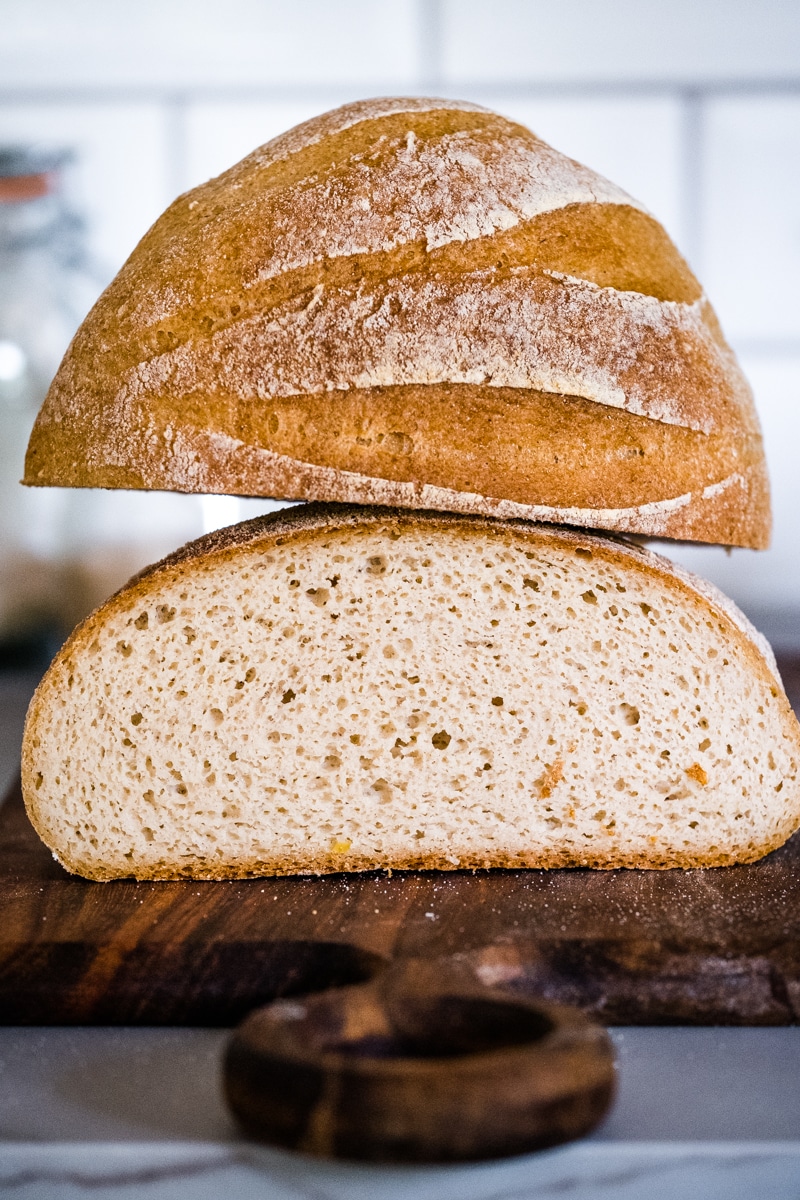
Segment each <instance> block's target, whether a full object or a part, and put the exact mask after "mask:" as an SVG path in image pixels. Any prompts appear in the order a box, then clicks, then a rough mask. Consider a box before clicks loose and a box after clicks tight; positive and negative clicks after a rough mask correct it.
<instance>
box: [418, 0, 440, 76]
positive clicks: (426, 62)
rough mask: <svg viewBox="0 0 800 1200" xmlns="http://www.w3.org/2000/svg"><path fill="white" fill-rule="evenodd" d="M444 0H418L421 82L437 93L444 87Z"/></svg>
mask: <svg viewBox="0 0 800 1200" xmlns="http://www.w3.org/2000/svg"><path fill="white" fill-rule="evenodd" d="M442 19H443V13H442V0H417V28H418V36H419V83H420V88H421V90H422V91H423V92H429V93H431V94H433V95H435V94H436V93H437V92H438V91H439V90H440V89H441V87H442V66H443V55H442V48H443V41H442V35H443V29H442Z"/></svg>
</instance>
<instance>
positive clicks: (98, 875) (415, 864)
mask: <svg viewBox="0 0 800 1200" xmlns="http://www.w3.org/2000/svg"><path fill="white" fill-rule="evenodd" d="M792 832H793V831H792V830H789V831H787V832H786V833H785V834H778V835H776V836H775V837H773V838H772V839H771V840H770V841H768V842H764V843H762V844H761V845H760V846H757V847H754V846H748V847H743V848H742V849H741V850H733V851H728V852H725V851H719V850H715V851H713V852H708V853H706V854H702V853H700V852H698V853H695V854H688V853H681V852H679V851H676V850H663V849H662V850H659V849H657V848H655V847H654V848H653V850H652V851H651V852H650V853H631V854H625V853H622V852H618V853H616V854H606V855H601V854H596V855H589V854H584V855H581V856H580V857H579V856H577V855H575V854H570V853H568V852H566V851H564V852H562V853H549V854H543V853H542V852H541V851H531V852H530V853H528V854H517V855H511V854H498V855H495V856H492V855H475V854H473V855H460V856H458V859H459V860H458V862H457V863H454V862H453V861H452V860H451V859H450V858H441V857H439V856H437V855H422V854H419V855H407V856H405V857H403V856H397V857H395V858H380V859H379V858H368V857H366V856H352V855H344V854H336V855H334V854H326V855H317V856H308V857H306V858H302V857H300V856H298V857H296V858H276V859H274V860H272V861H270V862H264V861H256V862H243V863H228V864H220V865H212V864H210V863H195V864H193V865H191V866H188V865H186V866H180V867H168V866H155V867H153V868H152V869H149V870H148V869H145V868H139V869H136V870H133V871H126V870H123V869H121V870H119V871H115V870H114V869H113V868H109V867H98V866H97V865H96V864H89V863H85V862H84V863H79V862H77V861H74V862H70V861H68V856H64V858H61V856H60V855H56V857H57V858H58V859H59V862H61V863H62V865H63V866H64V867H65V868H66V869H67V870H68V871H71V872H72V873H73V874H76V875H82V876H83V877H84V878H86V879H92V880H95V881H97V882H107V881H109V880H112V879H137V880H140V881H146V880H163V881H167V880H179V879H196V880H208V881H214V880H216V881H222V880H225V879H263V878H267V877H270V876H278V875H336V874H349V873H356V872H360V871H387V872H389V873H390V874H391V872H393V871H484V870H495V869H498V868H499V869H502V870H520V869H522V870H554V869H559V868H584V869H586V868H589V869H591V870H597V871H616V870H620V869H623V868H624V869H630V870H651V871H666V870H674V869H682V870H687V869H688V870H692V869H702V868H705V867H732V866H736V865H737V864H744V863H751V862H757V861H758V859H760V858H763V857H764V855H765V854H770V853H771V852H772V851H773V850H777V849H778V847H779V846H782V845H783V844H784V842H785V841H786V840H787V839H788V838H789V837H790V836H791V833H792ZM452 857H453V858H455V857H456V855H453V856H452Z"/></svg>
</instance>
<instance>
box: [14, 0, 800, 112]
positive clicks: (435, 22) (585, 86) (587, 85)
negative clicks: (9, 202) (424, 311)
mask: <svg viewBox="0 0 800 1200" xmlns="http://www.w3.org/2000/svg"><path fill="white" fill-rule="evenodd" d="M418 2H419V5H420V8H419V14H420V19H419V46H420V68H419V71H418V75H417V78H418V81H419V79H420V77H422V78H423V80H424V83H425V84H426V86H430V85H431V84H432V83H434V84H435V85H436V86H437V87H438V88H443V89H444V90H445V91H447V92H451V91H452V90H453V89H455V90H457V91H458V92H459V94H463V95H467V94H472V93H485V94H491V95H493V96H503V97H506V98H509V99H545V98H554V99H562V98H563V99H580V98H582V97H584V98H587V99H596V98H598V97H606V96H607V97H619V98H625V97H628V98H630V99H639V98H641V97H642V96H671V97H675V98H677V99H680V98H681V96H686V95H692V96H696V97H698V98H699V99H706V98H709V99H710V98H715V97H729V96H749V97H754V96H780V95H785V96H798V95H800V77H798V78H793V77H787V78H784V79H775V80H770V79H753V80H716V81H715V80H705V81H695V82H681V81H680V80H675V79H650V80H635V79H632V80H627V81H625V80H613V81H611V80H582V81H577V80H574V81H572V80H550V81H542V82H539V83H533V82H531V81H524V80H516V81H510V82H509V81H506V82H503V81H492V80H491V79H480V80H475V79H472V80H470V79H462V80H458V79H452V80H451V79H446V78H445V77H444V75H443V70H442V62H441V56H442V53H441V51H442V48H441V41H442V30H441V7H440V5H441V0H418ZM363 86H364V88H365V89H366V90H370V87H371V85H370V84H369V82H368V81H365V82H364V85H363ZM373 86H374V85H373ZM398 87H399V85H398ZM398 87H393V88H390V89H389V91H388V92H386V93H384V94H389V92H391V94H392V95H396V94H398ZM409 90H410V94H412V95H413V94H414V93H415V92H416V93H417V94H419V89H418V88H417V87H414V86H410V89H409ZM353 94H354V93H353V87H352V86H350V87H344V86H343V85H342V84H341V83H336V82H331V83H308V84H295V85H290V84H286V85H277V86H269V85H266V84H258V83H255V84H217V85H214V84H186V85H185V86H182V87H179V88H176V87H174V86H170V85H168V84H164V85H159V84H143V85H141V86H133V85H128V84H120V85H113V84H99V85H92V84H82V85H80V86H77V87H75V86H58V85H57V86H53V85H50V84H48V85H45V86H42V87H36V86H24V87H23V86H13V85H12V86H10V87H3V86H2V85H0V104H44V103H61V104H69V103H75V104H79V103H86V102H91V101H95V102H99V101H105V102H106V103H135V102H140V103H145V102H148V101H149V102H153V101H155V102H160V103H172V104H184V105H189V104H192V103H199V102H212V101H215V100H216V101H229V102H230V101H238V102H242V103H244V102H248V101H250V102H253V101H254V102H262V103H280V102H292V101H297V100H300V99H303V100H307V99H311V98H314V97H317V98H319V99H320V100H321V101H323V102H326V101H327V102H334V103H335V102H337V101H338V102H340V103H344V102H346V101H348V100H352V99H353ZM376 94H381V92H380V90H379V91H378V92H377V93H376Z"/></svg>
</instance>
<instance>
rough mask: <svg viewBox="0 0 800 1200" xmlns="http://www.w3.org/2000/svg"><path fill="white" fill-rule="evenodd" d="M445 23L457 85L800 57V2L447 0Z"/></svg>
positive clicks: (689, 70)
mask: <svg viewBox="0 0 800 1200" xmlns="http://www.w3.org/2000/svg"><path fill="white" fill-rule="evenodd" d="M443 23H444V28H443V44H444V73H445V78H446V79H447V81H448V83H457V82H459V81H461V80H468V81H470V82H473V81H478V80H486V79H490V80H499V79H507V80H514V81H518V80H527V81H529V82H531V83H533V84H540V83H542V82H553V81H564V80H572V81H575V82H579V83H580V82H583V81H586V80H606V81H611V82H614V83H616V82H618V81H637V82H641V81H645V82H646V81H649V80H652V79H654V78H656V79H668V80H674V81H682V82H685V81H692V82H700V83H704V82H706V81H708V80H716V79H730V78H734V79H752V78H758V79H761V78H780V77H781V76H784V75H791V76H794V75H796V72H797V62H798V57H800V5H798V4H797V3H796V2H793V0H669V2H668V3H664V0H557V2H554V0H492V2H491V3H486V0H443Z"/></svg>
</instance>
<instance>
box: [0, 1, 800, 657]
mask: <svg viewBox="0 0 800 1200" xmlns="http://www.w3.org/2000/svg"><path fill="white" fill-rule="evenodd" d="M420 91H422V92H426V93H428V94H431V93H432V94H439V95H442V94H444V95H452V96H462V97H464V98H467V99H475V100H477V101H479V102H482V103H488V104H489V105H490V106H492V107H496V108H497V109H499V110H500V111H502V112H505V113H507V114H508V115H509V116H512V117H515V118H516V119H518V120H521V121H523V122H524V123H526V124H528V125H530V126H531V128H533V129H534V130H535V131H536V132H537V133H539V134H541V136H543V137H544V138H546V139H547V140H548V141H551V142H552V143H553V144H554V145H556V146H558V147H559V148H560V149H563V150H565V151H566V152H567V153H569V154H571V155H572V156H573V157H576V158H578V159H580V160H582V161H584V162H587V163H588V164H589V165H591V166H593V167H594V168H595V169H597V170H599V171H600V172H601V173H603V174H606V175H608V176H609V177H610V178H612V179H614V180H615V181H616V182H618V183H620V184H621V185H622V186H623V187H625V188H627V190H629V191H630V192H631V193H632V194H633V195H635V196H636V197H637V198H638V199H640V200H642V201H643V202H644V203H645V204H646V205H648V207H649V208H650V209H651V211H652V212H653V213H654V214H655V215H656V216H657V217H659V218H660V219H661V220H662V221H663V222H664V224H665V225H666V226H667V228H668V229H669V230H670V232H671V233H672V235H673V237H674V238H675V239H676V241H677V242H678V244H679V245H680V246H681V248H682V249H683V250H684V252H686V253H687V254H688V256H689V258H690V260H691V261H692V263H693V265H694V266H695V267H696V269H697V270H698V273H699V274H700V276H701V278H702V279H703V281H704V282H705V284H706V286H707V289H708V291H709V294H710V295H711V297H712V299H713V301H714V303H715V305H716V307H717V308H718V310H719V312H720V315H721V317H722V321H723V325H724V326H725V328H726V330H727V332H728V333H729V335H730V336H731V337H732V338H733V340H734V342H735V343H736V345H737V346H738V347H739V349H740V350H741V351H742V353H743V355H744V358H745V362H746V367H747V369H748V371H749V373H750V375H751V378H752V380H753V383H754V386H755V391H756V398H757V403H758V405H759V409H760V411H761V413H762V417H763V420H764V426H765V431H766V436H767V448H768V455H769V460H770V466H771V471H772V477H773V485H774V500H775V518H776V519H775V540H774V545H773V548H772V549H771V550H770V551H769V552H768V553H766V554H763V555H755V554H752V553H749V552H746V551H736V552H734V553H733V554H732V555H730V556H726V555H725V553H724V552H723V551H715V550H707V549H701V548H697V547H686V548H679V547H676V546H675V545H671V546H670V550H669V552H670V553H673V554H674V555H675V556H676V557H680V558H681V559H682V560H683V561H685V562H687V563H689V564H693V565H695V566H698V567H699V569H700V570H701V571H703V572H705V573H706V574H708V575H709V576H710V577H711V578H713V579H715V580H716V581H717V582H718V583H719V584H720V585H721V586H722V587H723V588H725V589H726V590H727V591H728V592H730V593H731V594H732V595H733V596H734V597H735V598H737V599H738V600H739V601H740V602H741V603H742V604H743V605H744V606H745V607H746V608H747V609H748V610H749V611H750V612H752V613H753V614H754V615H755V616H756V618H757V620H759V621H761V623H762V624H764V625H766V627H767V628H768V629H769V630H770V631H771V632H773V633H777V635H778V640H780V641H781V642H782V643H786V642H787V641H788V642H790V643H791V644H793V645H795V646H796V647H797V648H799V649H800V521H797V520H796V513H797V512H798V511H800V471H798V470H797V467H796V459H797V457H798V454H797V449H796V448H797V447H799V446H800V301H799V300H798V298H797V294H796V284H795V280H796V279H797V278H798V276H800V0H670V2H669V3H668V4H666V3H664V0H557V2H556V3H554V2H553V0H492V2H491V3H488V4H487V3H486V0H291V2H289V0H227V3H225V4H224V5H221V4H219V0H137V3H135V4H132V3H126V2H125V0H69V2H68V3H67V2H65V0H0V141H19V140H36V141H40V142H45V143H49V144H68V145H72V146H74V147H75V148H76V150H77V151H78V153H79V155H80V158H79V165H78V169H77V171H76V172H75V175H76V182H77V185H78V187H79V190H80V195H81V197H82V203H83V205H84V207H85V210H86V212H87V213H88V215H89V218H90V221H91V232H92V247H93V249H94V251H95V253H96V255H98V256H99V257H100V258H102V259H103V260H105V262H106V263H107V264H108V268H109V269H110V270H114V269H116V268H117V267H118V266H119V265H120V263H121V262H122V260H123V259H124V258H125V257H126V255H127V254H128V253H129V252H130V250H131V249H132V247H133V246H134V244H135V242H136V241H137V240H138V238H139V237H140V236H141V235H142V233H143V232H144V231H145V229H146V228H147V226H148V225H149V224H150V222H151V221H152V220H153V219H154V218H155V217H156V216H157V214H158V213H159V212H160V211H161V210H162V209H163V208H164V207H165V205H166V204H167V203H168V201H169V200H170V199H171V198H172V197H173V196H174V195H175V194H176V193H177V192H178V191H181V190H184V189H185V188H187V187H189V186H193V185H195V184H196V183H199V182H201V181H202V180H204V179H206V178H208V177H209V176H210V175H213V174H216V173H218V172H219V171H221V170H224V169H225V168H226V167H227V166H229V165H230V164H231V163H233V162H234V161H236V160H237V159H238V158H240V157H241V156H242V155H244V154H246V153H247V152H249V151H250V150H252V149H253V148H254V147H255V146H256V145H259V144H261V143H262V142H264V141H266V140H268V139H269V138H271V137H273V136H274V135H275V134H276V133H278V132H280V131H281V130H282V129H284V128H288V127H289V126H290V125H292V124H296V123H297V122H298V121H301V120H304V119H306V118H307V117H309V116H312V115H313V114H315V113H317V112H320V111H323V110H324V109H325V108H328V107H333V106H335V105H337V104H341V103H344V102H345V101H347V100H350V99H354V98H356V97H358V96H364V95H375V94H381V93H392V92H394V93H397V92H400V93H402V92H420ZM86 503H89V501H88V500H87V501H86ZM143 503H144V506H145V507H144V508H142V510H141V524H142V525H147V524H148V523H150V522H153V523H154V524H159V525H160V528H161V530H162V532H165V534H166V533H169V535H170V536H172V535H173V534H174V536H175V539H176V540H178V539H179V537H180V536H181V534H180V531H179V527H180V529H183V528H184V527H185V528H187V529H188V528H189V527H190V526H191V525H192V524H193V523H194V522H195V521H199V522H200V523H202V524H204V525H205V526H207V527H208V526H211V525H214V524H219V523H222V522H224V521H227V520H230V519H232V518H231V513H232V512H233V509H232V507H231V503H232V502H229V501H225V500H224V499H223V500H207V501H204V502H202V503H201V504H200V510H199V512H198V510H197V509H196V508H191V502H190V501H187V504H188V505H189V507H185V506H184V507H181V505H182V503H183V502H181V503H180V504H178V506H177V507H176V506H175V504H174V503H173V502H171V501H166V500H164V501H162V500H160V499H159V498H158V497H153V498H151V499H148V500H144V501H143ZM235 503H236V504H237V507H236V515H250V511H251V510H252V511H256V510H257V509H259V508H260V507H264V505H263V504H259V503H257V502H235ZM120 505H122V508H121V507H120ZM226 505H227V507H226ZM160 506H161V507H160ZM190 508H191V511H190ZM123 509H124V513H123ZM145 509H146V513H145ZM151 510H152V512H151ZM156 510H158V511H159V512H161V513H162V515H163V520H162V517H156V516H155V515H154V514H155V512H156ZM131 513H132V510H131V509H129V508H125V504H124V502H123V500H122V499H119V500H117V501H109V502H108V503H104V504H103V506H102V512H101V511H100V510H98V513H97V514H96V523H97V529H98V531H99V532H98V534H97V536H98V539H99V540H100V541H102V542H103V545H106V544H110V542H108V538H111V540H112V541H113V536H114V535H113V525H114V522H115V521H118V522H119V523H120V524H123V525H126V526H127V525H128V524H130V521H129V517H130V515H131ZM90 523H91V522H90ZM137 552H138V551H137Z"/></svg>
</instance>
